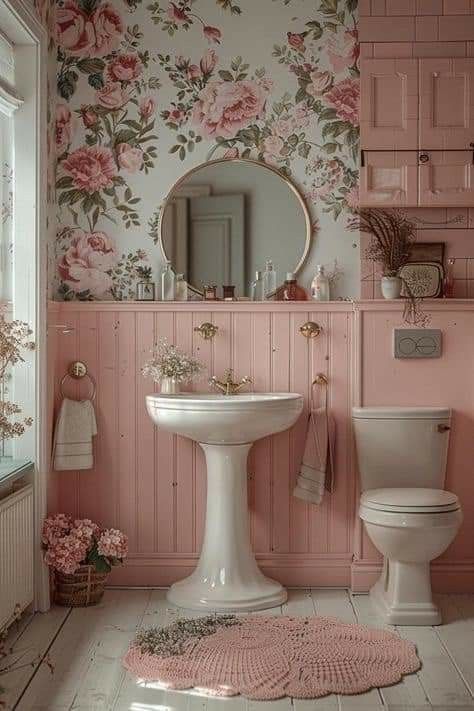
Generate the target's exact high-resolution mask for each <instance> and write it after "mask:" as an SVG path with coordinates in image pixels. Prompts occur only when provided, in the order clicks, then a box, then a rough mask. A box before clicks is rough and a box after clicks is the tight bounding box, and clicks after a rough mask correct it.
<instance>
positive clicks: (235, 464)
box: [146, 393, 303, 611]
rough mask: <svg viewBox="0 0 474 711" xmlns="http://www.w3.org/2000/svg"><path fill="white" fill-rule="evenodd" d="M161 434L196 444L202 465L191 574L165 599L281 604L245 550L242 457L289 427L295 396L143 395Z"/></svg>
mask: <svg viewBox="0 0 474 711" xmlns="http://www.w3.org/2000/svg"><path fill="white" fill-rule="evenodd" d="M146 404H147V410H148V413H149V415H150V417H151V419H152V420H153V422H154V423H155V424H156V425H157V426H158V427H160V428H161V429H163V430H167V431H168V432H174V433H176V434H178V435H182V436H183V437H189V438H190V439H193V440H195V441H196V442H199V444H200V445H201V447H202V448H203V450H204V454H205V456H206V464H207V510H206V527H205V532H204V541H203V545H202V550H201V556H200V559H199V562H198V564H197V567H196V569H195V571H194V572H193V573H192V574H191V575H190V576H189V577H188V578H185V579H184V580H180V581H179V582H177V583H175V584H174V585H173V586H172V587H171V588H170V590H169V592H168V600H169V601H170V602H172V603H173V604H175V605H178V606H179V607H187V608H190V609H199V610H211V611H212V610H216V611H241V610H261V609H265V608H267V607H274V606H276V605H281V604H282V603H283V602H285V600H286V597H287V594H286V590H285V589H284V588H283V587H282V585H280V583H278V582H276V581H275V580H270V579H269V578H267V577H265V576H264V575H263V573H262V572H261V571H260V569H259V568H258V566H257V563H256V561H255V556H254V555H253V552H252V548H251V545H250V535H249V518H248V507H247V455H248V453H249V450H250V448H251V446H252V444H253V442H255V441H256V440H257V439H261V438H262V437H266V436H267V435H271V434H275V433H276V432H282V431H283V430H286V429H288V428H289V427H291V426H292V425H293V424H294V423H295V422H296V420H297V419H298V417H299V416H300V414H301V411H302V409H303V398H302V396H301V395H297V394H295V393H248V394H239V395H219V394H207V393H206V394H204V393H203V394H201V393H187V394H179V395H148V396H147V398H146Z"/></svg>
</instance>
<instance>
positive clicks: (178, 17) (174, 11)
mask: <svg viewBox="0 0 474 711" xmlns="http://www.w3.org/2000/svg"><path fill="white" fill-rule="evenodd" d="M166 14H167V15H168V19H169V20H171V22H175V23H176V24H177V25H184V24H186V23H191V22H192V20H191V18H190V17H189V15H187V14H186V13H185V11H184V10H181V8H180V7H178V6H177V5H175V3H174V2H170V4H169V5H168V10H167V11H166Z"/></svg>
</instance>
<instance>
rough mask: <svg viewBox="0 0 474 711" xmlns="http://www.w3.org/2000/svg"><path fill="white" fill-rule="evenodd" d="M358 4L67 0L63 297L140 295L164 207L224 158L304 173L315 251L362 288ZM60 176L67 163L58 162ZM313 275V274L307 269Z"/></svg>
mask: <svg viewBox="0 0 474 711" xmlns="http://www.w3.org/2000/svg"><path fill="white" fill-rule="evenodd" d="M356 5H357V0H311V1H310V0H259V1H258V2H256V1H255V0H236V1H235V2H234V1H233V0H175V2H169V1H168V0H151V1H150V0H59V2H57V4H56V5H55V6H53V7H51V6H49V5H48V4H47V3H46V10H45V6H44V4H43V7H41V6H40V11H41V12H42V15H43V16H45V15H46V21H47V22H48V24H49V26H50V28H51V30H52V41H51V52H54V53H55V56H56V88H55V89H52V91H54V93H55V94H56V98H55V101H54V102H53V101H52V102H51V105H52V106H53V108H54V116H52V127H53V135H52V137H51V138H52V143H54V145H52V146H51V153H52V155H53V159H52V165H53V168H54V157H55V176H54V186H51V196H52V200H53V201H54V202H55V204H56V206H57V232H56V236H55V240H54V245H52V247H53V249H52V259H51V272H52V274H51V278H52V288H53V290H54V295H55V298H57V299H66V300H69V299H84V300H88V299H117V300H121V299H130V298H134V294H135V285H136V282H137V280H139V279H140V274H143V271H144V270H146V269H147V268H151V270H152V272H153V274H154V275H155V279H156V278H157V276H158V273H159V270H160V262H159V255H158V248H157V246H156V240H157V234H156V230H157V216H158V211H159V206H160V203H161V202H162V200H163V198H164V196H165V195H166V194H167V192H168V191H169V189H170V187H171V185H172V184H173V183H174V182H175V180H177V178H178V177H179V176H180V175H181V174H182V173H183V172H185V171H186V170H188V169H189V168H191V167H192V166H194V165H196V164H198V163H200V162H203V161H205V160H209V159H211V158H218V157H227V158H232V157H237V156H242V157H252V158H257V159H259V160H262V161H265V162H268V163H271V164H272V165H275V166H277V167H279V168H280V169H281V170H282V171H284V172H285V173H286V174H288V175H289V176H291V178H292V179H293V180H294V181H295V183H296V184H297V185H298V186H299V187H300V188H301V190H302V191H303V192H304V194H305V197H306V200H307V202H308V205H309V206H310V209H311V211H312V215H313V218H314V229H315V240H314V248H313V251H312V254H311V262H310V264H308V266H307V267H306V270H305V273H304V274H303V276H302V280H303V282H304V280H305V278H307V279H310V277H311V269H312V265H313V266H314V263H316V262H317V261H321V262H324V261H329V260H334V258H338V262H339V267H340V268H342V270H344V277H343V286H342V287H341V288H342V290H343V291H344V290H345V291H346V293H347V292H348V293H351V290H352V294H353V295H357V294H356V291H355V288H356V287H355V285H356V284H358V281H359V277H358V273H357V263H358V253H357V252H356V251H355V250H354V249H353V246H356V245H354V244H353V240H354V234H353V233H351V232H349V230H348V224H349V222H350V216H351V210H352V209H353V208H354V207H355V206H356V204H357V181H358V173H357V148H358V139H359V130H358V100H359V66H358V63H359V46H358V42H357V29H356V22H357V18H356V11H357V7H356ZM52 172H54V170H52ZM306 275H307V276H306Z"/></svg>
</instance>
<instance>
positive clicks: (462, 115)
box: [419, 57, 474, 150]
mask: <svg viewBox="0 0 474 711" xmlns="http://www.w3.org/2000/svg"><path fill="white" fill-rule="evenodd" d="M419 125H420V144H419V145H420V149H422V150H423V149H428V148H432V149H435V148H437V149H440V150H450V149H451V150H454V149H467V148H469V145H470V143H471V142H473V141H474V59H468V58H463V57H458V58H455V59H448V58H441V59H420V123H419Z"/></svg>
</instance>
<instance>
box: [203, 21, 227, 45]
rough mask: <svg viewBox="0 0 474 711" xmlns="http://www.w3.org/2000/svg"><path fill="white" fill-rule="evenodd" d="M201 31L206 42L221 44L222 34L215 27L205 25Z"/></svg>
mask: <svg viewBox="0 0 474 711" xmlns="http://www.w3.org/2000/svg"><path fill="white" fill-rule="evenodd" d="M202 31H203V32H204V37H205V38H206V39H207V41H208V42H215V44H220V43H221V37H222V33H221V31H220V30H218V29H217V27H211V26H210V25H205V26H204V27H203V28H202Z"/></svg>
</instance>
